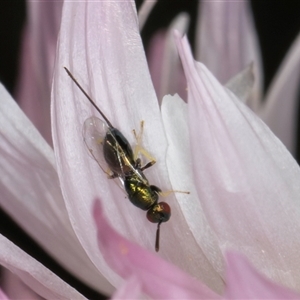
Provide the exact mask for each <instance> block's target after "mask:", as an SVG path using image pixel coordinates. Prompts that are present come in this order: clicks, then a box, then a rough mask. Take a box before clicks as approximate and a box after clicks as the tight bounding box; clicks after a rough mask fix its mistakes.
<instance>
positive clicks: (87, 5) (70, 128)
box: [52, 1, 167, 284]
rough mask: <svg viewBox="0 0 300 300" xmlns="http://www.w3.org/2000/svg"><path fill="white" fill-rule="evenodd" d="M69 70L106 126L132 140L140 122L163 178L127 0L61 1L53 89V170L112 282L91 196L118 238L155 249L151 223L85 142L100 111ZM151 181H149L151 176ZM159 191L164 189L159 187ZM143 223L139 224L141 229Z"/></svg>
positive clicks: (160, 145) (151, 97) (162, 144)
mask: <svg viewBox="0 0 300 300" xmlns="http://www.w3.org/2000/svg"><path fill="white" fill-rule="evenodd" d="M63 66H66V67H68V68H69V69H70V70H71V71H72V73H73V74H74V76H75V77H76V78H77V79H78V81H79V82H80V83H81V84H82V85H83V87H84V88H85V89H86V90H87V92H88V93H89V94H90V95H91V96H92V97H93V99H95V101H96V103H97V105H98V106H99V107H100V108H101V109H102V111H103V112H104V113H105V114H106V115H107V117H108V118H109V119H110V121H111V122H112V124H113V125H114V126H116V127H118V128H119V129H121V131H122V132H123V133H124V135H125V136H126V137H127V138H128V140H129V141H130V142H131V143H133V141H134V136H133V134H132V129H133V128H135V129H137V130H138V129H139V125H140V121H141V120H144V121H145V131H144V139H143V146H144V147H145V148H146V149H147V150H148V151H149V152H150V153H151V154H153V155H154V156H155V158H157V160H158V161H160V162H161V163H160V164H157V166H155V168H154V167H153V168H151V169H152V170H149V172H147V176H148V174H149V180H150V182H151V183H153V184H155V183H159V182H165V179H164V178H167V168H166V165H165V164H164V155H165V151H166V147H167V144H166V140H165V136H164V134H163V127H162V122H161V118H160V113H159V107H158V102H157V99H156V97H155V92H154V90H153V86H152V83H151V80H150V75H149V72H148V70H147V62H146V59H145V54H144V50H143V46H142V42H141V39H140V35H139V29H138V23H137V15H136V10H135V4H134V3H133V2H132V1H117V2H112V1H97V2H92V1H90V2H81V1H80V2H65V4H64V8H63V17H62V27H61V31H60V37H59V45H58V57H57V62H56V70H55V76H54V85H53V93H52V101H53V102H52V113H53V118H52V120H53V124H52V126H53V140H54V147H55V153H56V156H57V161H58V173H59V177H60V181H61V187H62V191H63V194H64V197H65V199H66V206H67V210H68V212H69V214H70V215H71V222H72V225H73V228H74V230H75V232H76V234H77V236H78V238H79V240H80V241H81V243H82V244H83V245H84V249H85V250H86V252H87V253H88V255H89V256H90V258H91V259H92V261H93V262H94V264H95V265H96V266H97V267H98V268H99V270H101V272H103V274H105V276H106V277H107V278H108V279H109V280H110V281H111V282H113V283H114V284H117V281H118V277H117V276H116V275H114V274H113V273H112V271H111V270H110V269H109V268H108V267H107V266H106V263H105V262H104V260H103V258H102V257H101V255H100V254H99V252H98V247H97V243H96V233H95V228H94V224H93V222H92V219H91V207H92V201H93V199H94V197H95V196H97V195H98V196H99V195H100V196H101V197H100V198H101V199H103V200H104V201H105V211H106V214H107V215H108V216H109V218H110V219H111V221H112V223H113V225H114V226H115V227H117V229H118V230H119V231H120V232H122V233H123V234H124V235H126V236H129V237H131V239H135V240H137V241H139V242H140V243H141V244H143V245H145V246H147V247H148V248H151V249H153V243H154V242H153V240H154V235H155V227H154V226H153V225H152V224H150V223H149V222H148V221H147V219H146V217H145V212H143V211H141V210H139V209H137V208H136V207H134V206H133V205H132V204H131V203H130V202H129V200H128V199H125V194H124V193H123V192H122V191H121V190H120V189H119V188H118V187H117V186H116V184H115V183H114V182H113V180H108V178H107V175H106V174H104V173H103V172H102V170H101V169H100V168H99V166H98V165H97V163H96V162H95V161H94V160H93V159H92V158H91V157H90V155H89V154H88V151H87V149H86V147H85V145H84V142H83V137H82V126H83V123H84V121H85V119H86V118H88V117H90V116H91V115H92V114H94V115H96V116H98V117H100V116H99V114H97V113H95V112H94V110H93V109H92V107H91V104H90V103H89V102H88V101H87V99H86V98H85V96H84V95H83V94H82V93H81V91H80V90H79V89H78V88H77V87H76V86H75V84H74V83H73V82H72V80H71V79H70V77H69V76H68V75H67V74H66V72H65V70H64V69H63ZM154 179H155V180H154ZM162 188H164V187H162ZM141 228H144V230H143V234H141Z"/></svg>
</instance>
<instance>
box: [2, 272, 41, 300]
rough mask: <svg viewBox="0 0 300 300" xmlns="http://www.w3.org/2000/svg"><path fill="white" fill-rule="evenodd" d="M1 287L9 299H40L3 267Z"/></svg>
mask: <svg viewBox="0 0 300 300" xmlns="http://www.w3.org/2000/svg"><path fill="white" fill-rule="evenodd" d="M1 287H2V288H3V290H4V291H5V293H6V294H7V296H8V297H9V298H10V299H31V300H41V299H42V298H41V296H39V295H38V294H37V293H35V292H34V291H33V290H32V289H31V288H30V287H29V286H27V285H26V284H25V283H24V282H23V281H22V280H21V279H20V278H19V277H18V276H16V275H15V274H13V273H12V272H10V271H9V270H7V269H5V268H1Z"/></svg>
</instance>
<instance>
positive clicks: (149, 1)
mask: <svg viewBox="0 0 300 300" xmlns="http://www.w3.org/2000/svg"><path fill="white" fill-rule="evenodd" d="M156 2H157V0H145V1H144V2H143V4H142V6H141V8H140V9H139V25H140V31H142V30H143V27H144V25H145V23H146V21H147V19H148V17H149V15H150V13H151V11H152V9H153V7H154V6H155V4H156Z"/></svg>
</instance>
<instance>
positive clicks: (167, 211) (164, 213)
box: [147, 202, 171, 223]
mask: <svg viewBox="0 0 300 300" xmlns="http://www.w3.org/2000/svg"><path fill="white" fill-rule="evenodd" d="M170 217H171V208H170V206H169V204H167V203H166V202H159V203H157V204H155V205H153V207H151V208H150V209H149V210H148V211H147V219H148V220H149V221H150V222H152V223H161V222H167V221H169V219H170Z"/></svg>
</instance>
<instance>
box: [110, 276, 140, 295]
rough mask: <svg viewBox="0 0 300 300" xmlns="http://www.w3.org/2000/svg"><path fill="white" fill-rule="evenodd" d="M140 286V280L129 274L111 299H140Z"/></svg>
mask: <svg viewBox="0 0 300 300" xmlns="http://www.w3.org/2000/svg"><path fill="white" fill-rule="evenodd" d="M141 295H142V287H141V282H140V280H139V279H138V278H137V277H135V276H131V277H129V279H128V280H126V281H125V282H124V283H123V284H122V285H121V287H120V288H119V289H118V290H117V291H116V292H115V293H114V294H113V295H112V297H111V299H114V300H118V299H142V297H141Z"/></svg>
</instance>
